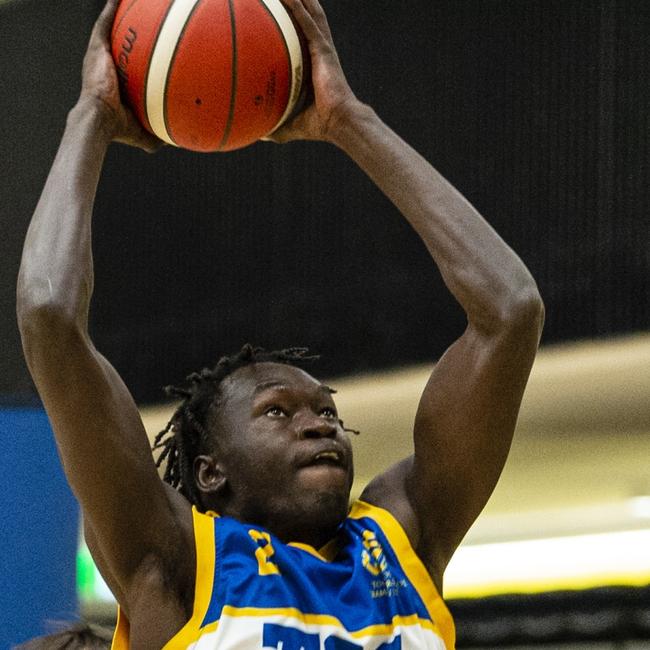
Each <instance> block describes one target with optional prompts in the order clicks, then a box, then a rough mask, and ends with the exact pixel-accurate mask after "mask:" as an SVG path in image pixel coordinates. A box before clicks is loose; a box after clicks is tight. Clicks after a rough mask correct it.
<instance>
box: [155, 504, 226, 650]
mask: <svg viewBox="0 0 650 650" xmlns="http://www.w3.org/2000/svg"><path fill="white" fill-rule="evenodd" d="M192 519H193V520H194V545H195V547H196V580H195V584H194V609H193V611H192V617H191V618H190V620H189V621H187V623H186V624H185V625H184V626H183V627H182V628H181V629H180V631H179V632H178V633H177V634H176V635H175V636H174V638H173V639H171V641H169V643H167V644H165V646H164V648H163V650H186V648H187V647H188V646H189V645H190V644H191V643H193V642H194V641H196V640H197V639H198V638H199V630H200V629H201V623H203V620H204V618H205V614H206V612H207V611H208V607H209V605H210V598H211V596H212V589H213V586H214V585H213V584H212V583H213V579H214V562H215V555H216V554H215V548H214V523H213V516H212V515H204V514H202V513H200V512H199V511H198V510H197V509H196V508H195V507H194V506H192Z"/></svg>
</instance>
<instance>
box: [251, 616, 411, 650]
mask: <svg viewBox="0 0 650 650" xmlns="http://www.w3.org/2000/svg"><path fill="white" fill-rule="evenodd" d="M262 644H263V647H264V648H273V649H274V650H320V637H319V636H318V634H308V633H307V632H303V631H302V630H296V629H295V628H293V627H284V625H275V624H273V623H266V624H265V625H264V637H263V639H262ZM362 648H363V646H359V645H357V644H356V643H351V642H350V641H346V640H345V639H339V638H338V637H335V636H329V637H327V639H325V650H361V649H362ZM401 649H402V639H401V637H399V636H396V637H395V638H394V639H393V640H392V641H391V642H390V643H382V644H381V645H380V646H378V647H377V650H401Z"/></svg>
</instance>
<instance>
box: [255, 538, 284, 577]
mask: <svg viewBox="0 0 650 650" xmlns="http://www.w3.org/2000/svg"><path fill="white" fill-rule="evenodd" d="M248 534H249V535H250V536H251V537H252V538H253V539H254V540H255V541H256V542H257V548H256V549H255V557H256V558H257V572H258V574H259V575H261V576H270V575H274V574H276V573H280V569H278V565H277V564H275V562H271V558H272V557H273V555H274V553H275V551H274V550H273V545H272V544H271V536H270V535H269V534H268V533H266V532H264V531H261V530H249V531H248Z"/></svg>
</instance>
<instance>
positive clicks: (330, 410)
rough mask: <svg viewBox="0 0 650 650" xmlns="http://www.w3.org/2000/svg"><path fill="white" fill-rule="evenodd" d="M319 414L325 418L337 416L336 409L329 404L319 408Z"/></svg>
mask: <svg viewBox="0 0 650 650" xmlns="http://www.w3.org/2000/svg"><path fill="white" fill-rule="evenodd" d="M320 414H321V415H322V416H323V417H325V418H332V419H333V418H336V417H338V416H337V414H336V411H335V410H334V409H333V408H332V407H331V406H326V407H325V408H324V409H321V412H320Z"/></svg>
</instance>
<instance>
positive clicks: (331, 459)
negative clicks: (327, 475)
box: [302, 449, 347, 469]
mask: <svg viewBox="0 0 650 650" xmlns="http://www.w3.org/2000/svg"><path fill="white" fill-rule="evenodd" d="M319 466H325V467H327V466H329V467H337V468H339V469H345V468H346V466H347V464H346V460H345V455H344V454H343V452H342V451H340V450H338V449H324V450H322V451H319V452H318V453H316V454H314V455H312V456H310V457H309V458H308V459H306V462H304V463H302V467H319Z"/></svg>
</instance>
